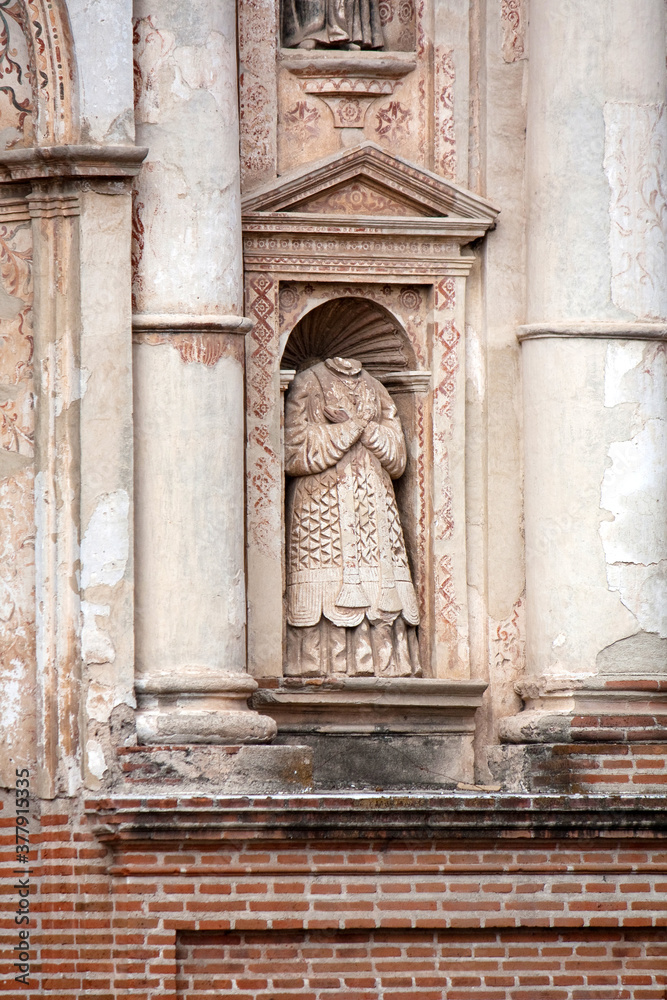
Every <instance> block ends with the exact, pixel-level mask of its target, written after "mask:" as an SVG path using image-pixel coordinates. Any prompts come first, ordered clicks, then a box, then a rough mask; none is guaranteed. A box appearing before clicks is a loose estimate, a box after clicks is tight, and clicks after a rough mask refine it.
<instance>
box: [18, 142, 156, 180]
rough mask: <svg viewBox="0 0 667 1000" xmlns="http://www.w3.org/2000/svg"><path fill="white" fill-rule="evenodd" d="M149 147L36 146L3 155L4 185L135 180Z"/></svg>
mask: <svg viewBox="0 0 667 1000" xmlns="http://www.w3.org/2000/svg"><path fill="white" fill-rule="evenodd" d="M147 153H148V149H147V148H146V147H145V146H32V147H30V148H27V149H9V150H5V151H4V152H2V153H0V183H3V182H4V183H7V182H8V181H10V182H11V181H17V180H50V179H57V178H62V177H90V178H92V177H106V178H109V177H111V178H120V177H134V176H135V175H136V174H137V173H138V172H139V169H140V167H141V164H142V161H143V160H144V158H145V156H146V154H147Z"/></svg>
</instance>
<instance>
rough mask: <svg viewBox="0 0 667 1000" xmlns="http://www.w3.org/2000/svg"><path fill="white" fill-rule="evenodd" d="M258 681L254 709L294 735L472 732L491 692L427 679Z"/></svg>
mask: <svg viewBox="0 0 667 1000" xmlns="http://www.w3.org/2000/svg"><path fill="white" fill-rule="evenodd" d="M257 680H258V684H259V689H258V690H257V691H256V692H255V693H254V694H253V695H252V698H251V703H252V706H253V708H255V709H256V710H257V711H259V712H261V713H262V714H264V715H270V716H271V717H272V718H273V719H275V720H276V722H277V724H278V730H279V732H290V733H301V732H317V733H341V734H342V733H350V734H360V733H374V734H377V733H403V734H427V733H437V734H441V733H473V732H474V731H475V721H474V720H475V712H476V711H477V709H478V708H479V706H480V705H481V703H482V695H483V694H484V691H485V690H486V687H487V685H486V684H485V683H484V682H483V681H448V680H439V679H432V678H427V677H346V678H341V679H340V680H339V679H336V678H328V677H327V678H305V679H301V678H257Z"/></svg>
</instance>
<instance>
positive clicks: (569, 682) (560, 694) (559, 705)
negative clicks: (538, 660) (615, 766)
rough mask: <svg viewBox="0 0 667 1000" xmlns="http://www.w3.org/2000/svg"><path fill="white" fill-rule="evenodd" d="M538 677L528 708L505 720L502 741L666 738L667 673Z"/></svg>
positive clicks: (521, 688) (520, 688)
mask: <svg viewBox="0 0 667 1000" xmlns="http://www.w3.org/2000/svg"><path fill="white" fill-rule="evenodd" d="M663 677H664V675H655V674H654V675H653V676H650V677H649V676H644V677H637V675H636V674H635V675H633V676H629V675H626V676H623V675H620V674H619V675H616V676H614V677H613V678H609V677H586V678H581V677H579V678H572V677H568V678H563V677H560V678H535V679H531V680H526V681H524V682H523V683H522V684H519V685H517V688H516V690H517V693H518V694H519V695H520V696H521V697H522V698H523V700H524V704H525V710H524V711H523V712H520V713H519V714H518V715H513V716H510V717H509V718H507V719H503V720H502V722H501V723H500V727H499V736H500V740H501V742H502V743H521V744H526V743H581V742H589V743H600V742H614V743H642V742H657V741H660V742H662V741H664V740H666V739H667V677H665V679H662V678H663Z"/></svg>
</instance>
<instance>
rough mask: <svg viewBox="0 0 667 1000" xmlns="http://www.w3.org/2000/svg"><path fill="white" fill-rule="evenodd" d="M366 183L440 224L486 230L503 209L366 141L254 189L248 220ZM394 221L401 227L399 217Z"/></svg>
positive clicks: (246, 212)
mask: <svg viewBox="0 0 667 1000" xmlns="http://www.w3.org/2000/svg"><path fill="white" fill-rule="evenodd" d="M364 179H367V180H369V181H370V182H372V183H373V185H374V186H375V187H376V188H384V189H385V190H387V191H389V192H391V193H395V194H396V195H398V196H399V197H403V198H408V199H409V200H410V201H411V202H413V203H415V204H417V205H419V206H421V207H422V208H423V211H422V212H421V213H418V214H422V215H427V216H437V217H438V220H437V221H438V222H443V221H444V218H449V220H450V222H452V223H454V222H458V223H464V222H476V223H479V224H484V223H485V224H486V225H484V226H483V229H482V231H483V232H484V231H486V230H487V229H489V228H490V227H491V226H493V225H494V224H495V220H496V218H497V216H498V214H499V209H497V208H495V206H494V205H492V204H491V202H490V201H487V200H486V199H485V198H481V197H480V196H479V195H476V194H474V193H473V192H472V191H467V190H466V189H465V188H462V187H459V186H458V185H457V184H453V183H452V182H451V181H448V180H445V178H444V177H440V176H439V175H438V174H435V173H432V172H431V171H430V170H425V169H424V168H423V167H420V166H418V165H417V164H414V163H410V162H408V161H407V160H403V159H401V158H400V157H396V156H392V155H391V154H390V153H387V152H386V151H385V150H383V149H381V148H380V147H379V146H376V145H375V143H373V142H364V143H362V144H361V145H360V146H357V147H356V148H355V149H353V150H346V151H344V152H342V153H336V154H334V155H333V156H329V157H327V158H326V159H324V160H320V161H319V162H318V163H315V164H309V165H308V166H307V167H302V168H300V169H299V170H295V171H293V172H291V173H290V174H287V175H284V176H282V177H279V178H278V179H277V180H274V181H271V183H269V184H267V185H264V186H263V187H261V188H259V189H257V190H255V191H253V192H252V193H251V194H250V195H248V196H247V197H246V198H244V200H243V211H244V217H247V218H248V220H249V221H250V219H252V218H254V217H255V216H256V215H260V216H262V217H266V216H267V214H269V213H276V212H290V214H294V210H295V209H296V210H297V211H298V207H297V206H298V205H299V203H304V202H305V201H307V200H308V199H312V198H314V197H315V196H316V195H320V194H321V193H322V192H325V191H327V190H330V189H333V188H339V187H340V186H341V185H342V184H345V183H348V182H351V181H356V180H364ZM312 221H313V218H312V216H311V223H312ZM383 221H386V220H383ZM395 221H396V223H397V224H398V225H400V224H401V220H400V219H396V220H395ZM403 221H404V222H407V220H403ZM410 221H411V222H412V221H413V220H412V219H410ZM432 221H435V220H432Z"/></svg>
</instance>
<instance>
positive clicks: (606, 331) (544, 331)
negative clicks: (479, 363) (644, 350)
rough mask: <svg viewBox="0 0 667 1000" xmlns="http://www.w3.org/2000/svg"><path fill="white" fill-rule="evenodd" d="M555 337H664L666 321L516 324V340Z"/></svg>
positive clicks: (666, 329)
mask: <svg viewBox="0 0 667 1000" xmlns="http://www.w3.org/2000/svg"><path fill="white" fill-rule="evenodd" d="M559 337H570V338H573V337H580V338H584V339H593V340H667V323H665V322H662V323H661V322H648V323H642V322H637V321H635V320H628V321H627V322H624V321H620V322H603V323H581V322H578V321H576V320H575V321H574V322H572V323H528V324H526V325H525V326H520V327H519V331H518V333H517V338H518V339H519V341H521V342H523V341H524V340H548V339H557V338H559Z"/></svg>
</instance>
